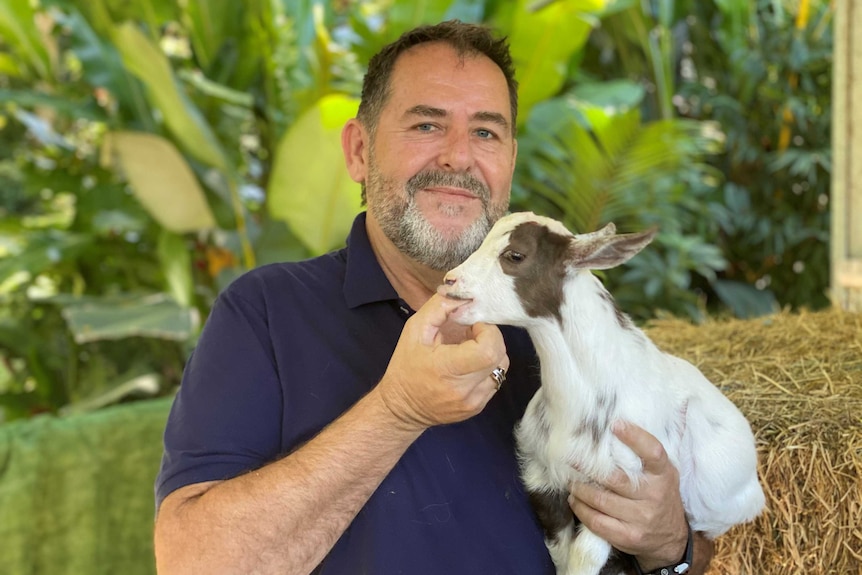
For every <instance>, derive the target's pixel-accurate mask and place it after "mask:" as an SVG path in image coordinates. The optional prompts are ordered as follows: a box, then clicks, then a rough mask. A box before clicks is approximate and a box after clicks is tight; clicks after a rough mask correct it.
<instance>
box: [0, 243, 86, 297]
mask: <svg viewBox="0 0 862 575" xmlns="http://www.w3.org/2000/svg"><path fill="white" fill-rule="evenodd" d="M22 239H23V242H22V243H23V247H22V248H20V249H21V251H18V252H16V253H13V254H12V255H11V256H9V257H5V258H2V259H0V293H4V292H5V291H12V290H14V287H15V285H14V284H15V283H16V282H15V281H14V276H15V275H18V274H26V275H27V276H28V279H29V278H33V277H35V276H37V275H39V274H40V273H42V272H44V271H45V270H48V269H50V268H52V267H54V266H57V265H59V264H61V263H66V262H70V261H73V260H74V259H75V258H76V257H77V256H78V255H79V254H80V253H81V252H83V251H84V249H85V248H86V247H87V246H88V245H89V244H90V242H91V241H92V239H91V238H90V237H88V236H85V235H81V234H71V233H67V232H63V231H59V230H49V231H45V232H42V231H40V232H33V233H30V234H26V235H25V236H24V237H23V238H22ZM7 282H8V283H7Z"/></svg>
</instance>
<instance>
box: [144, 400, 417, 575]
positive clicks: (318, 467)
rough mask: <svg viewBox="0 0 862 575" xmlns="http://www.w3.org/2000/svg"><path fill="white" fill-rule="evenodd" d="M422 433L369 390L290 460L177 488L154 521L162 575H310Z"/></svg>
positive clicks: (291, 456)
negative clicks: (266, 574)
mask: <svg viewBox="0 0 862 575" xmlns="http://www.w3.org/2000/svg"><path fill="white" fill-rule="evenodd" d="M420 434H421V430H416V429H409V428H405V427H404V426H403V425H400V422H399V420H398V419H397V418H394V416H393V415H392V413H391V412H390V411H389V410H388V409H387V407H386V406H385V404H384V403H383V401H382V399H381V398H380V396H379V395H378V394H377V393H375V391H372V392H371V393H369V394H368V395H367V396H365V397H364V398H363V399H361V400H360V401H359V402H358V403H357V404H356V405H355V406H354V407H353V408H351V409H350V410H348V411H347V412H346V413H345V414H344V415H342V416H341V417H340V418H339V419H337V420H336V421H335V422H333V423H332V424H331V425H330V426H328V427H327V428H326V429H324V430H323V431H322V432H321V433H320V434H319V435H317V436H316V437H315V438H314V439H312V440H311V441H309V442H308V443H307V444H305V445H304V446H302V447H301V448H300V449H298V450H297V451H295V452H294V453H292V454H291V455H289V456H287V457H285V458H283V459H281V460H279V461H276V462H274V463H272V464H269V465H266V466H264V467H262V468H260V469H258V470H256V471H253V472H250V473H248V474H245V475H242V476H240V477H236V478H234V479H231V480H228V481H223V482H218V483H215V484H209V485H201V486H198V487H200V489H199V491H200V492H196V490H195V487H196V486H188V487H186V488H183V489H181V490H178V491H177V492H175V493H173V494H171V495H169V496H168V497H167V498H165V501H164V502H163V503H162V506H161V509H160V511H159V516H158V519H157V521H156V532H155V546H156V560H157V565H158V570H159V573H161V574H163V575H167V574H172V573H225V572H229V573H239V572H242V573H252V572H253V573H287V574H304V573H308V572H310V571H311V570H312V569H313V568H314V567H315V566H316V565H317V564H318V563H319V562H320V561H321V560H322V559H323V558H324V557H325V556H326V554H327V553H328V552H329V550H330V549H331V548H332V545H333V544H334V543H335V541H337V540H338V538H339V537H340V536H341V534H342V533H343V532H344V530H345V529H346V528H347V526H348V525H349V524H350V522H351V521H352V520H353V518H354V517H355V516H356V514H357V513H358V512H359V510H360V509H361V508H362V506H363V505H364V504H365V502H366V501H367V500H368V498H369V497H370V496H371V494H372V493H373V492H374V490H375V489H376V488H377V487H378V485H379V484H380V482H381V481H382V480H383V478H384V477H385V476H386V475H387V474H388V473H389V471H390V470H391V469H392V467H393V466H394V465H395V464H396V463H397V461H398V459H399V458H400V457H401V455H402V454H403V453H404V451H405V450H406V449H407V448H408V447H409V446H410V444H411V443H413V441H415V440H416V438H418V437H419V435H420Z"/></svg>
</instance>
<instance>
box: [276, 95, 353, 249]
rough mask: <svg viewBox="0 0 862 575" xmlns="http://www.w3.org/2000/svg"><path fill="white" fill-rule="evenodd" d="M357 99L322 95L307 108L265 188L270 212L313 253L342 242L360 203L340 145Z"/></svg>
mask: <svg viewBox="0 0 862 575" xmlns="http://www.w3.org/2000/svg"><path fill="white" fill-rule="evenodd" d="M358 106H359V102H358V100H356V99H355V98H350V97H347V96H343V95H337V94H335V95H330V96H326V97H324V98H322V99H321V100H319V101H318V102H317V104H315V106H313V107H312V108H311V109H310V110H308V111H307V112H306V113H305V114H303V115H302V116H301V117H300V118H299V119H298V120H297V122H296V123H295V124H294V125H293V126H292V127H291V129H290V130H289V131H288V132H287V134H285V136H284V139H283V140H282V141H281V143H280V145H279V146H278V151H277V153H276V157H275V162H274V165H273V171H272V177H271V179H270V183H269V189H268V191H267V197H268V208H269V213H270V215H271V216H272V217H274V218H277V219H280V220H284V221H285V222H287V224H288V225H289V226H290V229H291V231H293V233H294V234H296V236H297V237H298V238H299V239H300V240H301V241H302V243H303V244H305V245H306V246H307V247H308V248H309V249H310V250H311V251H312V252H313V253H315V254H320V253H324V252H326V251H328V250H330V249H332V248H334V247H337V246H339V245H342V244H343V242H344V238H345V237H346V235H347V232H348V231H349V230H350V225H351V222H352V221H353V218H354V216H355V215H356V214H357V213H358V212H359V209H360V193H359V185H358V184H357V183H356V182H354V181H353V180H351V179H350V175H349V174H348V173H347V168H346V166H345V165H344V157H343V155H342V151H341V127H342V126H343V125H344V123H345V122H346V121H347V120H348V119H350V118H352V117H354V116H355V114H356V110H357V108H358Z"/></svg>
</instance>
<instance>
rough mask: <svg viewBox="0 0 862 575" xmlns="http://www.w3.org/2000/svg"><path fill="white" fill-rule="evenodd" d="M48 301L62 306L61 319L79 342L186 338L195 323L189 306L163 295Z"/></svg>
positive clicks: (178, 339) (181, 339) (56, 299)
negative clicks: (132, 338)
mask: <svg viewBox="0 0 862 575" xmlns="http://www.w3.org/2000/svg"><path fill="white" fill-rule="evenodd" d="M52 300H53V301H55V302H58V303H61V305H63V308H62V311H61V313H62V314H63V318H64V319H65V320H66V323H67V324H68V326H69V330H70V331H71V332H72V335H73V336H74V338H75V342H77V343H79V344H81V343H89V342H91V341H102V340H115V339H122V338H126V337H133V336H137V337H153V338H158V339H166V340H171V341H186V340H187V339H188V338H189V337H191V335H192V333H193V332H194V328H195V325H196V323H197V322H196V318H195V315H194V310H193V309H190V308H186V307H182V306H180V305H179V304H178V303H177V302H176V301H174V299H173V298H172V297H170V296H169V295H167V294H152V295H146V296H126V297H119V298H87V299H72V298H52Z"/></svg>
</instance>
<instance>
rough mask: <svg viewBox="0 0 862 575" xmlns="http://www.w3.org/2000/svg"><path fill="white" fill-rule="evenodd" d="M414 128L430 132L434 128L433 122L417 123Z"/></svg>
mask: <svg viewBox="0 0 862 575" xmlns="http://www.w3.org/2000/svg"><path fill="white" fill-rule="evenodd" d="M416 129H417V130H419V131H420V132H430V131H431V130H433V129H434V124H419V125H418V126H416Z"/></svg>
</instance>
